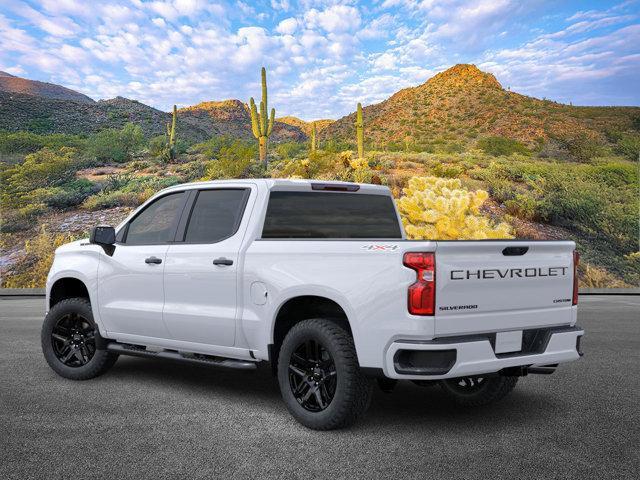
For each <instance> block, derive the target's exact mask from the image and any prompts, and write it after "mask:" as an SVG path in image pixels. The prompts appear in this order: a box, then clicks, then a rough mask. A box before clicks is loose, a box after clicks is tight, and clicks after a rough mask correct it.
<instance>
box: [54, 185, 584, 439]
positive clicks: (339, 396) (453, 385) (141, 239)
mask: <svg viewBox="0 0 640 480" xmlns="http://www.w3.org/2000/svg"><path fill="white" fill-rule="evenodd" d="M577 259H578V256H577V254H576V251H575V245H574V243H573V242H565V241H538V242H536V241H515V240H505V241H436V240H434V241H409V240H406V239H405V236H404V233H403V229H402V223H401V221H400V217H399V215H398V212H397V210H396V207H395V205H394V202H393V199H392V197H391V194H390V191H389V190H388V189H387V188H386V187H382V186H376V185H363V184H352V183H339V182H335V183H322V182H316V181H307V180H233V181H219V182H203V183H192V184H186V185H179V186H175V187H171V188H168V189H166V190H163V191H161V192H159V193H158V194H157V195H155V196H154V197H153V198H151V199H150V200H148V201H147V202H146V203H144V204H143V205H142V206H141V207H139V208H138V209H136V210H135V211H134V212H133V213H132V214H131V215H130V216H129V217H128V218H127V219H126V220H125V221H124V222H123V223H122V224H121V225H119V226H118V227H117V228H115V229H114V228H113V227H105V226H101V227H96V228H94V230H93V231H92V233H91V238H90V239H89V240H81V241H77V242H73V243H70V244H67V245H63V246H62V247H60V248H58V250H57V251H56V255H55V260H54V262H53V266H52V267H51V271H50V273H49V277H48V279H47V298H46V309H47V315H46V318H45V321H44V326H43V329H42V348H43V351H44V356H45V358H46V360H47V362H48V363H49V365H50V366H51V368H52V369H53V370H55V371H56V372H57V373H58V374H60V375H61V376H63V377H65V378H71V379H75V380H84V379H88V378H92V377H96V376H98V375H100V374H102V373H104V372H105V371H106V370H107V369H108V368H110V367H111V366H112V365H113V364H114V363H115V361H116V359H117V358H118V356H119V355H137V356H143V357H156V358H165V359H173V360H179V361H182V362H192V363H197V364H207V365H215V366H220V367H230V368H238V369H255V368H256V366H257V364H258V363H260V362H270V364H271V366H272V368H273V371H274V373H275V374H276V375H277V378H278V382H279V385H280V389H281V392H282V397H283V399H284V402H285V404H286V406H287V408H288V409H289V411H290V412H291V414H292V415H293V416H294V417H295V418H296V419H297V420H298V421H300V422H301V423H302V424H304V425H306V426H307V427H310V428H314V429H333V428H340V427H343V426H346V425H348V424H350V423H352V422H353V421H354V420H355V419H357V418H358V417H359V416H360V415H361V414H362V413H363V412H364V411H365V410H366V409H367V407H368V405H369V403H370V399H371V393H372V385H374V384H375V381H374V380H373V379H377V381H378V384H379V385H380V387H381V388H383V390H390V389H391V388H392V387H393V386H394V384H395V382H397V380H412V381H415V382H416V383H418V384H420V385H431V384H439V385H440V386H441V387H442V389H443V390H444V392H445V393H446V394H447V395H448V396H450V397H451V399H452V400H453V401H455V402H456V403H458V404H461V405H470V406H474V405H481V404H486V403H489V402H492V401H495V400H498V399H500V398H502V397H504V396H505V395H506V394H508V393H509V392H510V391H511V390H512V389H513V388H514V386H515V384H516V381H517V379H518V377H520V376H524V375H526V374H528V373H551V372H553V371H554V369H555V367H556V366H557V365H558V364H560V363H563V362H568V361H571V360H576V359H578V358H579V357H580V356H581V355H582V353H581V349H580V339H581V337H582V335H583V333H584V332H583V330H582V329H581V328H579V327H578V326H576V317H577V306H576V304H577V300H578V296H577V279H576V265H577Z"/></svg>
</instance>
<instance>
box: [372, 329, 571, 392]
mask: <svg viewBox="0 0 640 480" xmlns="http://www.w3.org/2000/svg"><path fill="white" fill-rule="evenodd" d="M540 333H541V336H540V337H539V338H538V339H537V340H536V341H535V342H532V344H531V345H530V346H529V347H528V348H526V349H523V351H521V352H517V353H508V354H496V353H495V352H494V349H493V344H492V340H491V339H492V334H486V335H473V336H462V337H443V338H440V339H434V340H428V341H420V340H398V341H395V342H393V343H391V345H389V348H388V349H387V351H386V352H385V361H384V374H385V376H387V377H389V378H397V379H407V380H439V379H444V378H456V377H463V376H468V375H479V374H488V373H495V372H498V371H500V370H502V369H504V368H509V367H520V366H541V365H552V364H558V363H564V362H570V361H572V360H577V359H578V358H580V356H581V355H582V352H581V351H580V341H579V338H580V337H582V335H584V330H583V329H582V328H580V327H578V326H573V327H569V326H567V327H555V328H549V329H545V330H544V331H543V332H540Z"/></svg>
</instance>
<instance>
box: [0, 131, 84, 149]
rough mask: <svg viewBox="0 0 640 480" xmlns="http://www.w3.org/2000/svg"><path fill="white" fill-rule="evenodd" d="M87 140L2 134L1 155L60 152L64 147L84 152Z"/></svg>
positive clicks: (68, 137)
mask: <svg viewBox="0 0 640 480" xmlns="http://www.w3.org/2000/svg"><path fill="white" fill-rule="evenodd" d="M86 144H87V140H86V139H85V138H82V137H80V136H79V135H67V134H63V133H54V134H51V135H38V134H36V133H32V132H0V153H22V154H27V153H34V152H37V151H38V150H40V149H42V148H45V147H47V148H50V149H52V150H59V149H60V148H62V147H72V148H75V149H76V150H84V149H85V148H86Z"/></svg>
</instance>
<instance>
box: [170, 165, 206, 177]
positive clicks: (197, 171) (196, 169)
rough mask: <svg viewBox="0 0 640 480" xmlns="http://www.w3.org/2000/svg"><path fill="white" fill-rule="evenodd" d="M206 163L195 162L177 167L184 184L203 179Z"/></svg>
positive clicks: (177, 172)
mask: <svg viewBox="0 0 640 480" xmlns="http://www.w3.org/2000/svg"><path fill="white" fill-rule="evenodd" d="M205 169H206V162H204V161H202V160H194V161H192V162H188V163H183V164H182V165H178V166H177V167H176V170H175V171H176V174H177V175H178V176H179V177H180V180H181V181H182V182H193V181H195V180H198V179H199V178H202V177H203V176H204V174H205Z"/></svg>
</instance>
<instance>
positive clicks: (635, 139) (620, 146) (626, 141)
mask: <svg viewBox="0 0 640 480" xmlns="http://www.w3.org/2000/svg"><path fill="white" fill-rule="evenodd" d="M616 152H618V153H620V154H621V155H624V156H625V157H627V158H629V159H630V160H638V159H640V134H637V133H635V134H623V135H622V136H621V137H620V139H619V140H618V141H617V143H616Z"/></svg>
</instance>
